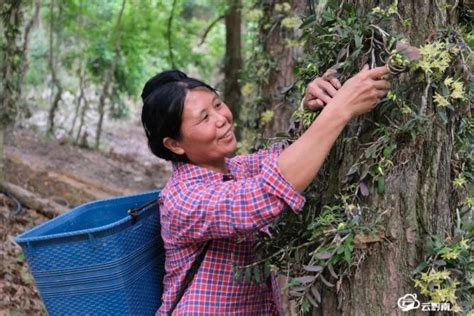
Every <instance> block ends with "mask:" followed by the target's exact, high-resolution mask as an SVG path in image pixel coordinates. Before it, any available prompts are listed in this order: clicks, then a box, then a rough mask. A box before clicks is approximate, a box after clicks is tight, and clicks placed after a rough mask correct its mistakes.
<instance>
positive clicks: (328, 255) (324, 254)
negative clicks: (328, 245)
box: [315, 252, 333, 260]
mask: <svg viewBox="0 0 474 316" xmlns="http://www.w3.org/2000/svg"><path fill="white" fill-rule="evenodd" d="M332 256H333V253H330V252H321V253H317V254H316V255H315V257H316V258H318V259H322V260H326V259H329V258H331V257H332Z"/></svg>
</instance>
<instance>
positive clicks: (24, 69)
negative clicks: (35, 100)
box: [17, 0, 41, 95]
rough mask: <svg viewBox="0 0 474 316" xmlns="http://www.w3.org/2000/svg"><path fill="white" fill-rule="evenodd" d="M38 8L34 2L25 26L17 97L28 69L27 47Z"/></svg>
mask: <svg viewBox="0 0 474 316" xmlns="http://www.w3.org/2000/svg"><path fill="white" fill-rule="evenodd" d="M40 8H41V3H40V0H35V2H34V11H33V16H32V17H31V19H30V20H29V22H28V24H27V25H26V27H25V32H24V35H23V47H22V60H21V70H20V75H19V76H18V82H17V86H18V92H19V95H21V88H22V86H23V81H24V79H25V75H26V72H27V71H28V67H29V62H28V47H29V46H30V36H31V30H32V29H33V26H34V25H35V24H36V23H37V22H38V18H39V13H40Z"/></svg>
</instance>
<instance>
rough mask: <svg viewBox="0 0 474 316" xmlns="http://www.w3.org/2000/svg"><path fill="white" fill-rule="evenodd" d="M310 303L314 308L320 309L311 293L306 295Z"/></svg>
mask: <svg viewBox="0 0 474 316" xmlns="http://www.w3.org/2000/svg"><path fill="white" fill-rule="evenodd" d="M304 297H305V298H306V299H307V300H308V301H309V302H310V303H311V305H313V306H314V307H318V306H319V305H318V303H317V302H316V300H315V299H314V298H313V297H312V296H311V294H310V293H309V292H307V293H306V295H305V296H304Z"/></svg>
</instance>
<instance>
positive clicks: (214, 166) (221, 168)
mask: <svg viewBox="0 0 474 316" xmlns="http://www.w3.org/2000/svg"><path fill="white" fill-rule="evenodd" d="M195 165H197V166H199V167H203V168H206V169H209V170H212V171H214V172H218V173H223V174H226V173H228V169H227V165H226V163H225V159H221V160H218V161H213V162H207V163H195Z"/></svg>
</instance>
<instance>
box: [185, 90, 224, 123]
mask: <svg viewBox="0 0 474 316" xmlns="http://www.w3.org/2000/svg"><path fill="white" fill-rule="evenodd" d="M216 99H219V96H218V95H217V94H216V93H215V92H213V91H210V90H209V89H207V88H204V87H203V88H195V89H192V90H189V91H188V93H187V94H186V98H185V100H184V112H183V115H186V114H190V115H193V116H194V115H198V114H199V113H200V112H201V111H202V110H205V109H206V108H207V107H209V106H212V104H213V102H214V101H215V100H216Z"/></svg>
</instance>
